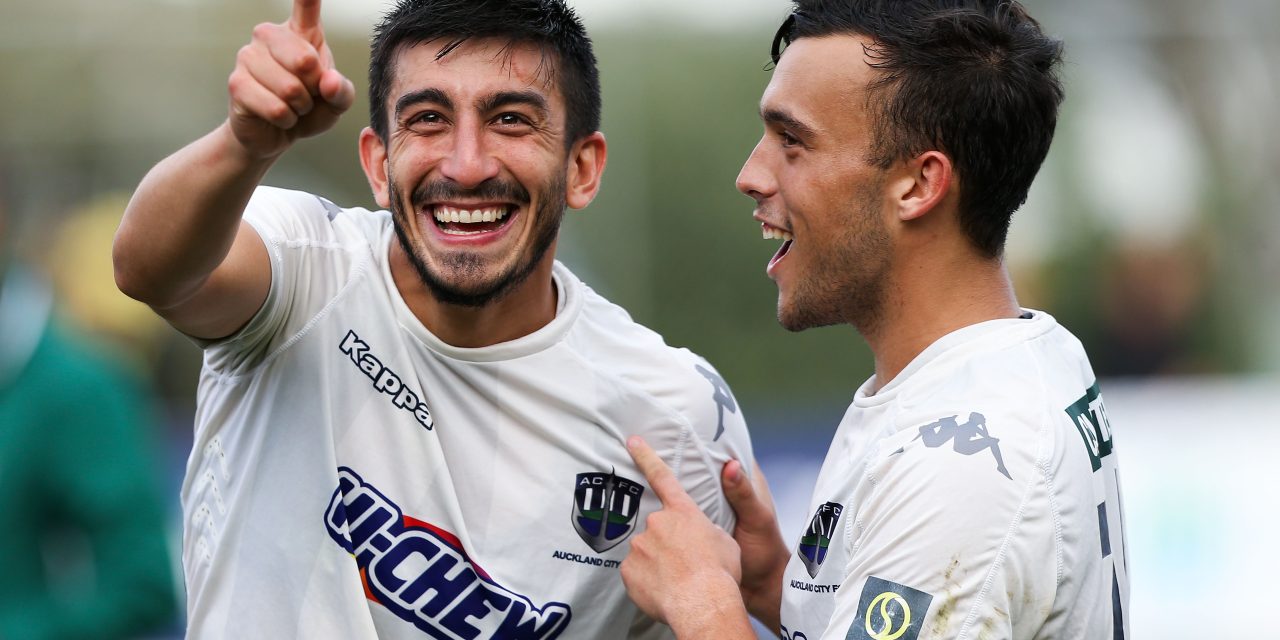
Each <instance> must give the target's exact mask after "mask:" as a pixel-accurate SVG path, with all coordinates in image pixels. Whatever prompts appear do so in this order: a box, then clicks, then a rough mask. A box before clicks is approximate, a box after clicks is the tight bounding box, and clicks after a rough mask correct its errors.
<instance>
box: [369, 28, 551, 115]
mask: <svg viewBox="0 0 1280 640" xmlns="http://www.w3.org/2000/svg"><path fill="white" fill-rule="evenodd" d="M445 44H446V41H445V40H443V39H441V40H433V41H430V42H420V43H417V44H414V45H411V46H407V47H404V48H402V49H401V50H400V51H399V52H397V54H396V56H395V63H394V67H393V75H392V79H391V93H390V96H389V98H390V100H391V102H392V103H394V102H395V100H396V98H397V97H399V96H401V95H403V94H405V93H409V92H411V91H418V90H421V89H426V88H434V89H439V90H441V91H443V92H444V93H446V94H448V95H450V96H452V97H454V98H455V99H465V98H466V97H468V96H473V97H479V96H484V95H491V94H493V93H496V92H499V91H512V90H518V91H529V90H532V91H536V92H538V93H541V94H543V95H544V96H545V97H546V98H547V101H548V104H550V105H552V107H553V109H554V110H557V111H558V110H559V109H560V108H561V107H562V106H563V100H562V99H561V96H560V92H559V91H557V90H556V67H557V65H556V60H555V55H554V54H552V53H548V52H547V51H546V50H544V49H543V48H541V47H539V46H537V45H534V44H531V43H522V42H511V41H508V40H502V39H496V38H481V39H468V40H465V41H464V42H462V44H460V45H458V46H457V47H456V48H454V49H453V50H452V51H450V52H449V53H448V54H446V55H445V56H443V57H439V58H437V57H438V56H439V55H440V50H441V48H442V47H444V46H445Z"/></svg>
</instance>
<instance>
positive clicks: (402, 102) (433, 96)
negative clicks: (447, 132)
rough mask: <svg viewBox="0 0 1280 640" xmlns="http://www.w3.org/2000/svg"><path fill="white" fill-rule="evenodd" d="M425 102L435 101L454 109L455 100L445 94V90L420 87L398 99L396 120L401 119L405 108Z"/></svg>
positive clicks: (448, 108) (447, 108) (446, 107)
mask: <svg viewBox="0 0 1280 640" xmlns="http://www.w3.org/2000/svg"><path fill="white" fill-rule="evenodd" d="M423 102H434V103H436V104H438V105H440V106H442V107H444V108H445V109H446V110H449V111H452V110H453V100H450V99H449V96H448V95H445V92H443V91H441V90H439V89H434V88H432V89H419V90H417V91H413V92H410V93H406V94H404V95H402V96H400V99H399V100H396V111H395V116H396V120H399V119H400V114H401V113H402V112H404V110H405V109H408V108H409V107H412V106H413V105H415V104H420V103H423Z"/></svg>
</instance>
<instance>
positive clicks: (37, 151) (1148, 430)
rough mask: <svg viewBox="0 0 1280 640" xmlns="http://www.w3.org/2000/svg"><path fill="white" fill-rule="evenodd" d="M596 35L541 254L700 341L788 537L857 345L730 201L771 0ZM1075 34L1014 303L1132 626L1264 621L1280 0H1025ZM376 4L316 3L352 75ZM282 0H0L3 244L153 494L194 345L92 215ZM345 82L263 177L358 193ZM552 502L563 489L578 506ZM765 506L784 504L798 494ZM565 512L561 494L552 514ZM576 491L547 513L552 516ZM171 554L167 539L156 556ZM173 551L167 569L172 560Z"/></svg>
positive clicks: (1149, 631) (1233, 633)
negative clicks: (333, 107) (73, 341)
mask: <svg viewBox="0 0 1280 640" xmlns="http://www.w3.org/2000/svg"><path fill="white" fill-rule="evenodd" d="M573 4H575V5H576V6H577V7H578V8H579V9H580V11H581V13H582V15H583V17H584V19H585V21H586V22H587V25H588V28H589V29H590V31H591V33H592V35H593V37H594V39H595V41H596V46H597V55H598V57H599V58H600V67H601V71H602V74H603V85H604V93H605V110H604V113H605V117H604V131H605V133H606V135H607V136H608V139H609V143H610V158H609V167H608V170H607V172H606V178H605V182H604V189H603V191H602V193H601V195H600V197H599V198H598V199H597V200H596V202H595V204H593V205H592V206H591V207H590V208H589V209H588V210H587V211H585V212H578V213H571V214H570V215H569V216H568V217H567V219H566V223H565V231H564V237H563V240H562V242H561V250H560V255H561V259H562V260H564V261H565V262H567V263H569V264H570V265H571V266H572V267H573V268H574V269H575V270H576V271H577V272H578V273H579V274H580V275H582V276H583V277H584V279H585V280H587V281H588V282H589V283H591V284H592V285H593V286H594V287H595V288H596V289H597V290H599V291H601V292H602V293H604V294H605V295H606V296H608V297H610V298H612V299H613V300H614V301H616V302H618V303H620V304H622V305H623V306H625V307H627V308H628V309H629V310H630V311H631V312H632V314H633V315H634V316H635V317H636V318H637V319H638V320H640V321H641V322H643V323H646V324H648V325H650V326H652V327H654V328H655V329H657V330H659V331H660V332H662V333H663V334H664V335H665V336H666V337H667V339H668V341H669V342H670V343H672V344H677V345H684V346H689V347H691V348H693V349H695V350H697V351H699V352H700V353H702V354H703V355H705V356H707V358H708V359H710V360H711V361H712V362H713V363H715V364H716V366H717V367H718V368H719V369H720V371H721V372H722V373H723V374H724V377H725V378H726V379H727V380H728V382H729V383H730V384H731V385H732V386H733V388H734V390H735V392H736V395H737V397H738V400H739V402H740V403H741V405H742V406H743V408H744V410H745V411H746V415H747V418H748V420H749V422H750V424H751V425H752V428H753V433H754V436H755V441H756V447H757V451H758V452H759V455H760V459H761V463H762V464H763V465H764V467H765V470H766V472H767V474H768V475H769V477H770V480H771V481H772V483H773V485H774V487H775V492H776V493H777V497H778V499H779V502H780V504H783V505H784V508H783V509H781V515H782V519H783V522H784V528H785V529H786V533H787V537H788V539H789V540H794V539H795V535H796V534H797V533H798V531H799V530H800V529H801V528H802V526H803V524H804V522H803V521H804V520H805V518H806V517H807V515H808V514H805V513H803V510H804V508H805V507H804V505H805V504H806V503H807V499H808V491H809V487H810V486H811V485H810V483H811V481H812V479H813V477H814V475H815V474H816V472H817V467H818V465H819V464H820V463H821V458H820V455H821V453H822V452H823V451H824V450H825V447H826V445H827V443H828V441H829V439H830V435H831V430H832V428H833V426H834V424H835V423H836V422H837V421H838V420H839V417H840V415H841V413H842V412H843V410H844V407H845V405H846V403H847V401H848V399H849V397H850V396H851V394H852V392H853V390H854V389H855V388H856V386H857V385H858V384H859V383H860V382H861V381H862V380H863V379H864V378H865V377H866V376H867V375H868V374H869V372H870V360H869V355H868V353H867V352H866V350H865V348H864V347H862V346H861V344H860V343H859V341H858V339H857V337H856V335H855V334H853V333H852V332H851V331H850V330H849V329H847V328H831V329H822V330H816V331H810V332H806V333H804V334H798V335H793V334H787V333H786V332H785V331H783V330H782V329H780V328H779V327H778V326H777V325H776V323H775V322H774V320H773V308H774V303H775V289H774V287H773V285H772V283H770V282H769V280H768V279H767V278H766V277H765V276H764V273H763V271H764V264H765V262H766V261H767V259H768V257H769V256H770V255H771V254H772V253H773V251H774V249H775V248H776V246H775V245H776V242H762V241H761V240H760V239H759V228H758V225H757V224H755V223H753V221H752V220H751V219H750V217H749V216H750V211H751V206H750V201H749V200H747V199H746V198H745V197H743V196H741V195H740V194H738V193H737V192H736V191H735V189H734V187H733V179H734V176H735V175H736V174H737V171H738V169H739V167H740V166H741V163H742V161H743V160H744V159H745V157H746V155H747V153H748V152H749V151H750V149H751V147H752V146H753V145H754V144H755V141H756V140H757V138H758V136H759V133H760V125H759V123H758V119H757V116H756V113H755V105H756V103H757V100H758V98H759V95H760V91H761V90H762V89H763V87H764V85H765V84H766V83H767V82H768V79H769V74H768V72H767V71H766V70H765V63H766V62H767V53H768V44H769V41H770V38H771V36H772V34H773V30H774V28H775V27H776V25H777V24H778V23H779V21H780V20H781V19H782V17H784V16H785V14H786V9H785V4H784V2H782V0H700V1H698V2H688V1H679V0H645V1H644V2H640V1H638V0H577V2H574V3H573ZM1027 4H1028V5H1029V6H1030V8H1031V9H1032V12H1033V14H1034V15H1037V16H1038V17H1039V18H1040V19H1041V21H1042V22H1043V23H1044V25H1045V26H1046V28H1047V30H1049V31H1050V32H1052V33H1055V34H1057V35H1059V36H1061V37H1063V38H1064V39H1065V40H1066V42H1067V47H1068V48H1067V52H1068V64H1067V66H1066V69H1065V71H1066V79H1067V84H1068V98H1067V102H1066V104H1065V106H1064V109H1063V117H1062V122H1061V124H1060V126H1059V133H1058V136H1057V139H1056V141H1055V144H1054V147H1053V150H1052V152H1051V153H1050V156H1049V160H1048V161H1047V162H1046V165H1045V167H1044V169H1043V170H1042V171H1041V175H1040V178H1039V179H1038V181H1037V183H1036V186H1035V187H1034V188H1033V190H1032V194H1031V198H1030V201H1029V202H1028V203H1027V205H1026V206H1025V207H1024V209H1023V210H1022V211H1021V212H1020V213H1019V214H1018V215H1017V216H1015V219H1014V224H1013V230H1012V234H1011V238H1010V244H1009V252H1008V258H1009V265H1010V268H1011V270H1012V272H1013V274H1014V278H1015V281H1016V283H1017V286H1018V288H1019V293H1020V301H1021V302H1022V303H1023V304H1024V305H1025V306H1031V307H1036V308H1040V309H1045V310H1047V311H1049V312H1050V313H1052V314H1053V315H1055V316H1057V317H1058V319H1059V320H1060V321H1062V322H1063V323H1064V324H1065V325H1066V326H1067V327H1069V328H1070V329H1072V330H1073V331H1075V332H1076V333H1077V335H1079V336H1080V337H1081V338H1082V339H1083V340H1084V342H1085V344H1086V346H1087V347H1088V348H1089V350H1090V353H1091V355H1092V357H1093V359H1094V361H1095V365H1096V369H1097V370H1098V372H1099V374H1100V375H1101V377H1102V378H1103V379H1102V388H1103V391H1104V394H1105V397H1106V398H1107V402H1108V405H1109V408H1110V413H1111V417H1112V422H1113V424H1114V426H1115V429H1116V434H1117V435H1116V437H1117V451H1118V452H1119V455H1120V456H1121V460H1122V467H1123V470H1122V477H1123V481H1124V486H1123V487H1122V490H1123V491H1124V500H1125V507H1126V510H1127V513H1126V518H1127V522H1126V525H1127V527H1128V531H1129V546H1130V556H1129V557H1130V561H1131V563H1132V569H1131V573H1132V576H1133V596H1132V602H1131V605H1130V606H1131V609H1132V620H1133V625H1134V629H1135V630H1137V634H1138V637H1152V638H1174V639H1176V638H1193V637H1202V636H1204V635H1206V634H1212V635H1215V636H1219V637H1246V636H1247V637H1270V636H1271V635H1272V634H1275V633H1276V632H1274V631H1273V630H1270V629H1269V626H1268V623H1267V622H1266V619H1267V616H1266V615H1265V611H1266V607H1267V605H1268V604H1270V598H1268V596H1270V595H1274V593H1275V587H1274V578H1273V575H1274V573H1275V572H1276V570H1277V569H1280V560H1278V559H1277V552H1276V551H1275V549H1274V545H1273V544H1272V543H1271V542H1270V540H1271V539H1273V537H1274V535H1275V533H1274V532H1275V529H1276V526H1277V524H1278V520H1280V516H1277V513H1278V509H1277V507H1280V497H1278V496H1277V492H1278V491H1280V474H1277V472H1275V471H1274V470H1273V469H1274V465H1273V464H1272V461H1271V460H1269V458H1270V457H1271V456H1272V455H1274V454H1275V453H1276V452H1280V430H1278V429H1277V416H1280V376H1278V375H1277V374H1280V295H1277V293H1280V291H1278V290H1280V246H1278V245H1280V215H1278V214H1280V132H1278V131H1280V129H1278V128H1277V126H1276V123H1275V117H1276V114H1277V113H1280V73H1277V71H1276V69H1275V62H1276V61H1277V60H1280V3H1276V2H1275V0H1224V1H1223V2H1217V3H1204V2H1196V1H1193V0H1076V1H1073V2H1070V3H1053V2H1049V1H1048V0H1027ZM383 6H384V3H382V2H364V1H361V0H325V6H324V17H325V20H326V22H327V29H328V33H329V38H330V42H331V44H332V46H333V48H334V50H335V55H336V58H337V60H338V61H339V66H340V69H342V70H343V71H344V72H345V73H347V74H348V75H349V76H350V77H352V79H353V80H354V81H356V83H357V88H358V90H359V91H360V92H361V95H363V91H364V90H365V83H364V75H365V70H366V63H367V53H366V41H367V37H368V33H369V30H370V27H371V25H372V24H373V22H374V20H375V18H376V15H377V14H378V12H379V11H380V10H381V9H382V7H383ZM288 7H289V3H288V2H287V1H286V0H273V1H272V2H262V1H261V0H221V1H218V2H214V1H212V0H129V1H127V2H96V1H91V0H45V1H43V2H39V3H27V2H18V1H17V0H0V96H3V99H2V100H0V114H2V115H0V166H3V167H5V170H6V172H7V174H8V179H7V180H6V181H5V183H7V185H8V187H9V188H8V192H7V193H4V194H0V197H3V202H4V204H5V205H6V209H7V210H8V211H9V214H10V217H15V216H16V217H18V218H19V220H20V222H21V224H20V225H19V228H18V229H17V231H16V233H18V234H19V237H20V238H21V242H20V247H21V251H22V253H24V254H25V255H26V256H27V257H28V258H30V259H32V260H34V261H38V262H40V263H42V264H44V265H45V266H46V267H47V268H48V269H49V270H50V272H51V273H53V274H54V276H55V280H56V282H57V285H58V289H59V292H60V294H61V295H62V301H63V305H64V307H66V308H67V309H68V310H70V311H72V312H73V313H75V314H76V315H77V316H78V317H79V318H80V321H81V322H82V323H83V324H85V325H86V326H87V327H89V328H90V329H92V330H94V331H96V332H98V333H100V334H102V335H104V336H106V337H108V338H109V339H110V340H112V341H113V344H115V345H116V348H117V349H118V350H119V357H120V358H121V359H122V360H125V361H128V362H131V363H133V364H134V365H136V367H137V368H138V369H139V370H140V371H142V372H144V374H145V375H146V376H147V377H148V378H149V379H150V380H151V382H152V383H153V385H154V387H155V389H156V393H157V409H158V410H159V411H160V412H161V415H163V416H164V418H163V420H162V425H161V426H162V429H159V430H158V432H157V437H158V438H159V439H160V442H161V443H163V447H164V449H163V450H164V451H165V456H164V457H163V459H162V460H160V461H159V464H161V465H162V467H163V469H164V471H165V475H164V477H165V479H166V482H167V483H168V485H167V486H166V487H164V490H165V492H166V494H167V495H169V496H171V497H172V499H173V505H172V522H173V529H174V532H173V536H174V544H175V545H176V544H177V536H178V531H177V529H178V516H177V504H176V495H177V490H178V486H179V483H180V480H181V471H182V467H183V464H184V463H185V458H186V453H187V451H186V448H187V446H188V444H189V440H190V416H191V412H192V408H193V407H192V405H193V401H194V383H195V377H196V373H197V369H198V352H197V351H196V349H195V348H194V347H192V346H190V345H189V344H187V343H186V342H185V341H183V340H182V339H180V338H177V337H176V336H175V335H174V334H173V333H172V332H171V331H170V330H168V329H167V328H166V327H164V326H162V325H160V324H159V323H158V322H157V321H155V320H154V319H152V318H151V317H150V315H149V314H148V313H147V312H145V310H143V309H139V308H138V307H137V306H136V305H133V304H131V303H130V302H129V301H127V300H123V299H122V298H121V297H120V296H119V295H118V294H116V293H115V289H114V287H113V286H112V284H111V275H110V264H109V242H110V235H111V233H112V232H113V230H114V224H115V222H116V221H117V220H118V217H119V212H120V210H121V208H122V207H123V203H124V201H125V200H126V199H127V197H128V194H129V190H130V189H131V188H132V187H133V186H134V185H135V184H136V183H137V181H138V180H139V179H140V177H141V176H142V174H143V173H144V172H145V171H146V170H147V168H148V167H149V166H150V165H151V164H153V163H154V162H155V161H157V160H158V159H159V158H161V157H163V156H164V155H165V154H167V153H169V152H171V151H172V150H174V149H176V148H177V147H179V146H181V145H182V144H184V143H185V142H187V141H189V140H191V139H194V138H195V137H196V136H198V135H200V134H202V133H204V132H205V131H207V130H209V129H210V128H212V127H213V126H215V125H216V124H217V122H218V121H220V119H221V118H222V117H223V116H224V114H225V102H226V97H225V81H226V76H227V74H228V72H229V70H230V68H231V65H232V60H233V56H234V53H235V51H236V49H237V48H238V47H239V46H241V45H242V44H243V43H244V42H246V41H247V39H248V35H249V31H250V28H251V27H252V25H253V24H254V23H256V22H260V21H264V20H280V19H283V18H284V17H285V16H287V14H288V10H289V9H288ZM365 107H366V105H365V103H364V101H363V100H361V102H360V104H358V105H357V107H356V109H355V110H354V111H353V113H352V114H350V115H349V116H348V117H346V118H345V119H344V120H343V121H342V122H341V123H340V124H339V126H338V127H337V129H336V130H335V131H333V132H330V133H329V134H327V135H325V136H323V137H321V138H318V139H313V140H309V141H306V142H304V143H302V144H300V145H298V147H297V148H296V149H295V150H293V151H292V152H291V153H289V154H288V155H287V156H286V157H285V159H284V160H283V161H282V162H281V163H280V164H279V166H277V167H276V168H275V169H274V170H273V171H272V173H271V175H270V176H269V177H268V182H269V183H271V184H274V185H278V186H287V187H294V188H301V189H308V190H313V191H318V192H321V193H324V194H325V195H327V196H328V197H330V198H331V199H333V200H335V201H337V202H339V203H341V204H344V205H347V206H355V205H362V206H372V202H371V199H370V197H369V195H368V191H367V187H366V185H365V183H364V180H363V177H362V175H361V173H360V170H359V167H358V164H357V160H356V155H355V140H356V134H357V132H358V131H359V129H360V127H361V126H363V124H364V118H365ZM566 500H567V498H566ZM785 505H791V506H790V507H786V506H785ZM548 507H549V508H554V507H556V505H548ZM566 508H567V507H566ZM175 556H176V554H175ZM175 571H176V568H175Z"/></svg>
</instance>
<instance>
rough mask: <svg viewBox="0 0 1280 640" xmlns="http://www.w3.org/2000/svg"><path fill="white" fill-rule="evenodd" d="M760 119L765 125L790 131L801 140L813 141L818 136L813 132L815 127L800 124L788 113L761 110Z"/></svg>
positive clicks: (776, 110)
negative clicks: (776, 126) (777, 126)
mask: <svg viewBox="0 0 1280 640" xmlns="http://www.w3.org/2000/svg"><path fill="white" fill-rule="evenodd" d="M760 119H761V120H764V122H765V124H772V125H779V126H781V127H783V128H785V129H788V130H790V131H791V132H792V133H793V134H794V135H796V136H797V137H800V138H805V139H808V140H812V139H813V138H814V136H815V135H817V132H816V131H814V130H813V127H810V126H809V125H807V124H805V123H803V122H800V121H799V120H797V119H796V117H795V116H793V115H791V114H789V113H787V112H786V111H782V110H781V109H761V110H760Z"/></svg>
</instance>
